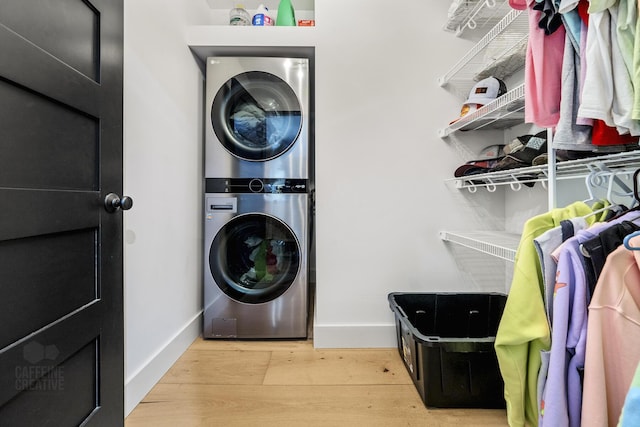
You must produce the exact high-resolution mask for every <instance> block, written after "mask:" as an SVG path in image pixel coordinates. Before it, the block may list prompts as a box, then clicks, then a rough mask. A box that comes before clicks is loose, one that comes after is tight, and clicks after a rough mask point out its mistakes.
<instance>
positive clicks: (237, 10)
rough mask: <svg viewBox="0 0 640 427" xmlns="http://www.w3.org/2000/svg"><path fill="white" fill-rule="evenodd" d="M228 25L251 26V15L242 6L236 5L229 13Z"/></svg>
mask: <svg viewBox="0 0 640 427" xmlns="http://www.w3.org/2000/svg"><path fill="white" fill-rule="evenodd" d="M229 25H239V26H243V25H251V15H250V14H249V12H247V10H246V9H245V8H244V6H243V5H241V4H237V5H236V7H234V8H233V9H231V11H230V12H229Z"/></svg>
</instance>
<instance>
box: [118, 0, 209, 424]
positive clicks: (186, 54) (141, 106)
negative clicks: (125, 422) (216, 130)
mask: <svg viewBox="0 0 640 427" xmlns="http://www.w3.org/2000/svg"><path fill="white" fill-rule="evenodd" d="M208 13H210V9H209V8H208V7H207V5H206V3H205V1H204V0H202V1H199V0H191V1H181V0H162V1H157V0H133V1H125V53H124V54H125V57H124V104H125V105H124V110H125V127H124V144H125V183H124V190H125V194H128V195H130V196H132V197H133V199H134V207H133V209H131V210H130V211H128V212H127V213H126V214H125V215H124V218H125V387H126V388H125V399H126V402H125V410H126V412H127V413H128V412H129V411H130V410H131V409H133V407H134V406H135V405H136V404H137V403H138V401H140V399H142V397H144V395H145V394H146V393H147V392H148V390H149V389H150V388H151V386H153V384H155V382H157V381H158V379H159V378H160V376H161V375H162V374H163V373H164V372H165V371H166V369H167V368H168V367H169V366H171V364H172V363H173V362H174V361H175V360H176V358H177V357H178V356H179V355H180V354H181V353H182V352H183V351H184V349H185V348H186V347H187V346H188V345H189V344H191V342H193V340H194V339H195V337H197V335H198V334H199V331H200V318H199V314H200V313H201V310H202V309H201V301H202V299H201V277H202V273H201V271H202V261H201V255H200V254H201V251H202V249H201V241H202V238H201V223H202V218H201V215H200V213H201V208H200V207H201V203H202V202H201V199H202V160H201V153H202V142H201V140H202V138H201V135H202V132H201V128H202V119H201V101H202V98H201V96H200V93H201V86H202V77H201V75H200V71H199V69H198V68H197V66H196V64H195V62H194V60H193V58H192V55H191V53H190V51H189V49H188V47H187V46H186V44H185V41H184V29H185V27H186V26H187V25H191V24H198V23H202V22H207V14H208Z"/></svg>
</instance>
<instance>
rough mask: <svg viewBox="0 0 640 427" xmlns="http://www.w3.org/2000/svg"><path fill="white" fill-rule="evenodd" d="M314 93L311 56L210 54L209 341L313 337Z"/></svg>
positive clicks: (206, 308) (207, 187)
mask: <svg viewBox="0 0 640 427" xmlns="http://www.w3.org/2000/svg"><path fill="white" fill-rule="evenodd" d="M309 92H310V78H309V60H308V59H307V58H282V57H228V56H227V57H210V58H207V67H206V96H205V99H206V115H205V123H206V129H205V197H204V208H205V212H204V214H205V217H204V266H205V268H204V325H203V335H204V338H247V339H251V338H254V339H267V338H304V337H306V336H307V321H308V307H309V301H308V299H309V283H308V277H309V271H308V265H309V242H310V234H309V233H310V228H311V227H310V225H311V217H310V215H311V207H310V204H311V200H310V193H309V189H310V145H311V144H310V134H309V132H310V128H309V122H310V111H309V98H310V93H309Z"/></svg>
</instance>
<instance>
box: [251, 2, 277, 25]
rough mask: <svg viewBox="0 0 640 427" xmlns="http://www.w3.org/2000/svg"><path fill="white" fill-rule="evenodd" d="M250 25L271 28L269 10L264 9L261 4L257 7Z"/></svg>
mask: <svg viewBox="0 0 640 427" xmlns="http://www.w3.org/2000/svg"><path fill="white" fill-rule="evenodd" d="M251 23H252V24H253V25H255V26H260V27H263V26H265V27H266V26H271V25H273V24H274V21H273V18H271V16H270V15H269V9H267V8H266V7H265V5H263V4H261V5H260V6H258V9H257V10H256V13H255V14H254V15H253V20H252V21H251Z"/></svg>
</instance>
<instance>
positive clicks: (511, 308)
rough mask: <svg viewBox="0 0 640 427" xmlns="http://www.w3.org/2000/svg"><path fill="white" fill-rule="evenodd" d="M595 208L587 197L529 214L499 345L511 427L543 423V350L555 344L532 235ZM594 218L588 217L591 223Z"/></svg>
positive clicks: (497, 341) (499, 335)
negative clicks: (540, 391) (540, 393)
mask: <svg viewBox="0 0 640 427" xmlns="http://www.w3.org/2000/svg"><path fill="white" fill-rule="evenodd" d="M591 212H592V209H591V208H590V207H589V206H588V205H586V204H585V203H583V202H575V203H573V204H571V205H569V206H567V207H565V208H558V209H552V210H551V211H549V212H547V213H545V214H542V215H538V216H535V217H533V218H531V219H529V220H528V221H527V222H526V223H525V225H524V228H523V233H522V237H521V240H520V243H519V245H518V249H517V251H516V256H515V264H514V272H513V280H512V283H511V289H510V290H509V294H508V297H507V301H506V304H505V308H504V312H503V314H502V318H501V320H500V324H499V326H498V331H497V333H496V340H495V344H494V346H495V350H496V355H497V358H498V363H499V367H500V373H501V374H502V378H503V380H504V395H505V400H506V404H507V418H508V421H509V425H510V426H512V427H516V426H524V425H525V423H528V424H529V425H532V426H535V425H537V424H538V402H537V389H538V372H539V370H540V366H541V356H540V352H541V351H548V350H549V349H550V345H551V336H550V330H549V323H548V321H547V315H546V311H545V307H544V297H543V289H542V272H541V267H540V263H539V262H538V260H537V253H536V249H535V247H534V245H533V239H535V238H536V237H538V236H540V235H541V234H542V233H544V232H545V231H547V230H549V229H551V228H554V227H557V226H559V225H560V222H561V221H562V220H565V219H571V218H575V217H579V216H585V215H587V214H589V213H591ZM593 221H594V218H593V217H588V218H587V222H589V223H592V222H593Z"/></svg>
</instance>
